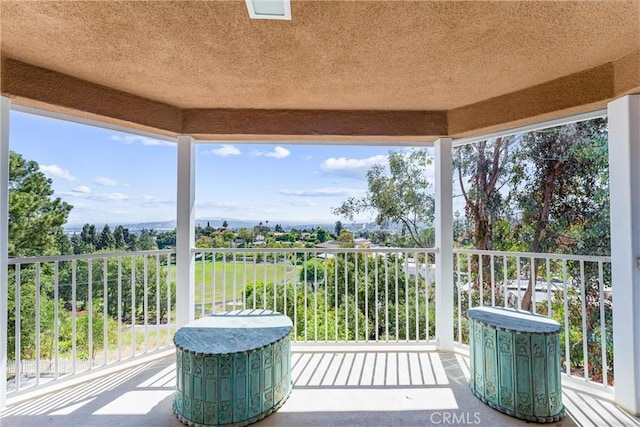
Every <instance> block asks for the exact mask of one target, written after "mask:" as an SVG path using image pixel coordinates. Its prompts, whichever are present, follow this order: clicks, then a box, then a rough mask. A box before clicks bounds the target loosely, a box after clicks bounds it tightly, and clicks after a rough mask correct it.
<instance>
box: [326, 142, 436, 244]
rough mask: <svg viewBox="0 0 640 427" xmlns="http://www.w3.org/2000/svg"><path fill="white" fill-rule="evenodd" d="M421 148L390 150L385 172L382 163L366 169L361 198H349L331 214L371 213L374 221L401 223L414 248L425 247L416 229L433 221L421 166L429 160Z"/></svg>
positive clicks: (384, 224) (351, 215)
mask: <svg viewBox="0 0 640 427" xmlns="http://www.w3.org/2000/svg"><path fill="white" fill-rule="evenodd" d="M430 161H431V160H430V159H429V158H428V157H427V153H426V151H425V150H414V151H412V152H410V153H405V152H390V153H389V165H388V169H389V173H387V167H386V166H385V165H382V164H377V165H374V166H373V167H372V168H371V169H370V170H369V172H367V186H368V188H367V193H366V194H365V196H364V197H362V198H354V197H352V198H349V199H348V200H346V201H345V202H343V203H342V205H340V206H339V207H337V208H334V209H333V213H334V214H335V215H337V216H340V217H343V218H347V219H349V220H353V219H354V218H355V216H356V215H357V214H361V213H365V212H372V213H375V215H376V218H375V221H376V224H378V225H379V226H384V227H386V226H387V225H388V224H390V223H399V224H401V225H402V232H403V233H406V234H408V235H409V237H410V238H411V240H412V241H413V242H414V244H415V245H416V246H418V247H427V246H428V245H429V242H426V241H425V240H424V238H423V237H422V235H421V233H420V230H421V229H423V228H425V227H430V226H431V225H432V223H433V218H434V208H435V204H434V203H435V202H434V199H433V196H432V195H431V194H430V193H429V191H428V190H429V187H430V184H429V182H428V181H427V177H426V175H425V167H426V166H427V164H428V163H430Z"/></svg>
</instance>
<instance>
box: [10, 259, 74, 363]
mask: <svg viewBox="0 0 640 427" xmlns="http://www.w3.org/2000/svg"><path fill="white" fill-rule="evenodd" d="M77 274H78V272H77V263H76V260H75V259H74V260H73V261H72V262H71V336H72V337H73V339H72V340H71V361H72V362H71V363H72V368H71V373H72V374H75V373H76V354H77V353H76V352H77V345H78V343H77V337H78V325H77V319H76V317H77V315H78V301H77V299H76V296H77V295H76V292H77ZM18 313H19V311H18Z"/></svg>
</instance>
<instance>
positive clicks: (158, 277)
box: [154, 255, 160, 350]
mask: <svg viewBox="0 0 640 427" xmlns="http://www.w3.org/2000/svg"><path fill="white" fill-rule="evenodd" d="M154 258H155V259H156V350H157V349H159V348H160V255H154Z"/></svg>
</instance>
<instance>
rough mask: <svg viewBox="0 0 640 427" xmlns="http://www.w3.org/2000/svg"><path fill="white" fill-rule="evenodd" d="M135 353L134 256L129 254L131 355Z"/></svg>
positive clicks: (133, 355)
mask: <svg viewBox="0 0 640 427" xmlns="http://www.w3.org/2000/svg"><path fill="white" fill-rule="evenodd" d="M135 355H136V257H135V256H131V357H132V358H133V357H135Z"/></svg>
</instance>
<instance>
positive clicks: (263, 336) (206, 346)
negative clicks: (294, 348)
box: [173, 310, 292, 426]
mask: <svg viewBox="0 0 640 427" xmlns="http://www.w3.org/2000/svg"><path fill="white" fill-rule="evenodd" d="M291 328H292V324H291V320H290V319H289V318H288V317H286V316H284V315H282V314H280V313H276V312H273V311H269V310H236V311H230V312H226V313H217V314H214V315H212V316H208V317H203V318H200V319H198V320H196V321H194V322H191V323H189V324H188V325H186V326H184V327H182V328H180V329H179V330H178V331H177V332H176V334H175V336H174V338H173V342H174V344H175V346H176V369H177V387H176V394H175V397H174V399H173V412H174V413H175V414H176V416H177V417H178V419H179V420H180V421H182V422H183V423H185V424H188V425H189V426H231V425H233V426H244V425H247V424H251V423H254V422H256V421H258V420H260V419H262V418H264V417H266V416H267V415H269V414H271V413H272V412H273V411H275V410H276V409H278V408H279V407H280V406H282V404H283V403H284V402H285V400H286V399H287V397H289V393H290V392H291V344H290V339H289V334H290V333H291Z"/></svg>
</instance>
